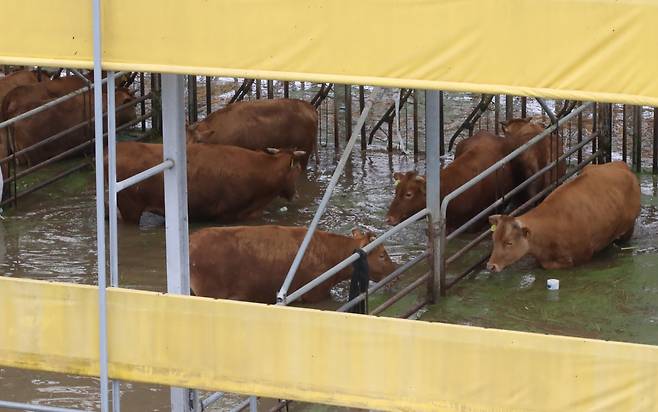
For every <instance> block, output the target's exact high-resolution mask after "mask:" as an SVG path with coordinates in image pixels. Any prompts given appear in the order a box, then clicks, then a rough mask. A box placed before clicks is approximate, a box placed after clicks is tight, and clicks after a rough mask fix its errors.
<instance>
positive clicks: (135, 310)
mask: <svg viewBox="0 0 658 412" xmlns="http://www.w3.org/2000/svg"><path fill="white" fill-rule="evenodd" d="M107 293H108V336H109V342H108V344H109V366H110V368H109V372H110V377H112V378H117V379H120V380H125V381H140V382H151V383H158V384H165V385H174V386H183V387H192V388H200V389H208V390H223V391H228V392H236V393H243V394H255V395H259V396H267V397H274V398H285V399H294V400H302V401H308V402H319V403H325V404H334V405H345V406H352V407H360V408H369V409H378V410H407V411H482V412H484V411H533V412H540V411H570V412H578V411H588V412H589V411H623V412H626V411H643V412H646V411H658V347H655V346H647V345H635V344H628V343H616V342H605V341H597V340H590V339H579V338H569V337H562V336H546V335H540V334H534V333H522V332H511V331H502V330H495V329H484V328H475V327H466V326H458V325H447V324H440V323H428V322H421V321H407V320H398V319H390V318H375V317H370V316H362V315H353V314H345V313H336V312H329V311H319V310H310V309H299V308H290V307H272V306H266V305H259V304H252V303H242V302H232V301H223V300H212V299H205V298H191V297H182V296H170V295H163V294H158V293H152V292H141V291H134V290H126V289H108V292H107ZM0 325H1V327H0V365H2V366H9V367H20V368H31V369H38V370H49V371H57V372H65V373H75V374H86V375H97V374H98V373H99V356H98V347H99V345H98V289H96V288H95V287H92V286H81V285H72V284H62V283H48V282H43V281H34V280H18V279H12V278H6V277H0Z"/></svg>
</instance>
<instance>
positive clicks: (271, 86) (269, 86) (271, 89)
mask: <svg viewBox="0 0 658 412" xmlns="http://www.w3.org/2000/svg"><path fill="white" fill-rule="evenodd" d="M267 98H268V99H274V81H273V80H268V81H267Z"/></svg>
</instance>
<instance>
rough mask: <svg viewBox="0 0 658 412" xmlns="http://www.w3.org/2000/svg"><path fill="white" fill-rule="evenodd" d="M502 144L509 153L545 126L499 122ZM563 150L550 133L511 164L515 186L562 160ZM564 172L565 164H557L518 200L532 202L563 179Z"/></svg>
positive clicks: (513, 120)
mask: <svg viewBox="0 0 658 412" xmlns="http://www.w3.org/2000/svg"><path fill="white" fill-rule="evenodd" d="M501 125H502V129H503V133H504V134H505V140H506V142H507V144H508V146H509V151H510V152H511V151H513V150H514V149H516V148H517V147H520V146H521V145H523V144H525V143H527V142H528V141H529V140H530V139H532V138H533V137H535V136H537V135H538V134H539V133H541V132H543V131H544V126H543V125H540V124H536V123H533V122H532V118H525V119H512V120H508V121H505V122H501ZM563 153H564V146H563V144H562V140H561V139H560V138H559V137H558V136H557V135H555V134H554V133H552V134H551V135H549V136H546V137H544V138H543V139H542V140H540V141H539V142H538V143H536V144H535V145H533V146H532V147H530V148H529V149H527V150H525V151H524V152H522V153H521V154H519V156H517V157H516V158H514V159H513V160H512V167H513V168H514V174H515V176H516V180H517V184H520V183H522V182H523V181H524V180H526V179H528V178H529V177H530V176H532V175H534V174H535V173H537V172H539V171H540V170H541V169H543V168H544V167H546V166H547V165H548V164H550V163H551V162H553V161H555V160H556V159H557V158H559V157H560V156H562V154H563ZM565 172H566V162H565V161H564V160H562V161H561V162H560V163H558V166H557V168H555V167H552V168H551V169H550V170H548V171H546V172H544V174H543V175H542V176H541V177H539V178H537V179H536V180H535V181H533V182H532V183H530V184H529V185H528V186H527V187H526V188H525V189H524V190H523V193H522V195H521V196H520V200H521V201H526V200H528V199H530V198H532V197H533V196H534V195H536V194H537V193H539V192H541V191H542V190H544V189H545V188H547V187H548V186H550V185H551V183H553V182H555V181H556V180H557V179H559V178H561V177H562V176H564V173H565Z"/></svg>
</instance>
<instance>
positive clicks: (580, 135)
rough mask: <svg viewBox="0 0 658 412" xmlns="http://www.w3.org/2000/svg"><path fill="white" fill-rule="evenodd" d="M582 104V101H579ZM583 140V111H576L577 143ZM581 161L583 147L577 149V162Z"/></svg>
mask: <svg viewBox="0 0 658 412" xmlns="http://www.w3.org/2000/svg"><path fill="white" fill-rule="evenodd" d="M580 104H581V105H582V104H583V102H580ZM582 141H583V112H580V113H578V143H580V142H582ZM582 161H583V148H582V147H581V148H580V149H578V164H580V163H582Z"/></svg>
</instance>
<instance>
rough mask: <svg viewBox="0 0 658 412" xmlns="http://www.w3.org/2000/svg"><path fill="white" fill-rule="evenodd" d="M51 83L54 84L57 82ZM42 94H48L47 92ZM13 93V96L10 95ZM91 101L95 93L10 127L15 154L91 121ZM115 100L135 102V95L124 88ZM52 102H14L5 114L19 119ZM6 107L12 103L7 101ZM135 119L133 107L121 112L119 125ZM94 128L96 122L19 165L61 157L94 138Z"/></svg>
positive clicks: (26, 157) (22, 159)
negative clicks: (18, 116) (20, 103)
mask: <svg viewBox="0 0 658 412" xmlns="http://www.w3.org/2000/svg"><path fill="white" fill-rule="evenodd" d="M51 82H54V80H53V81H51ZM51 82H47V83H51ZM16 90H17V89H14V91H16ZM41 92H44V90H42V91H41ZM12 93H13V92H12ZM12 93H10V95H11V94H12ZM10 95H8V96H7V99H9V98H10V97H11V96H10ZM90 98H91V93H89V92H86V93H83V94H80V95H78V96H75V97H73V98H71V99H69V100H66V101H64V102H62V103H59V104H57V105H55V106H53V107H51V108H49V109H46V110H45V111H43V112H40V113H37V114H35V115H33V116H30V117H28V118H27V119H25V120H21V121H19V122H17V123H15V124H14V125H13V126H10V128H11V132H12V133H13V138H14V142H15V145H16V147H15V151H16V152H18V151H19V150H22V149H25V148H27V147H30V146H32V145H34V144H36V143H39V142H41V141H42V140H44V139H47V138H49V137H51V136H53V135H55V134H57V133H59V132H61V131H64V130H67V129H69V128H71V127H73V126H76V125H78V124H80V123H83V122H85V121H87V120H89V119H91V117H92V113H93V101H92V100H90ZM115 98H116V105H117V106H120V105H122V104H125V103H129V102H131V101H133V100H135V98H134V97H133V95H132V92H131V91H130V90H128V89H124V88H118V89H116V93H115ZM49 101H51V99H46V100H38V99H25V102H26V103H25V104H22V105H18V104H15V102H11V103H9V104H5V109H7V110H9V111H8V112H5V114H6V115H9V117H15V116H17V115H19V114H21V113H24V112H27V111H29V110H32V109H34V108H37V107H39V106H41V105H43V104H45V103H47V102H49ZM105 101H106V99H105V97H104V98H103V102H104V103H105ZM5 103H8V102H7V101H6V102H5ZM103 107H104V110H106V109H105V108H106V107H107V105H106V104H104V105H103ZM135 118H136V114H135V107H134V106H130V107H127V108H125V109H123V110H120V111H119V112H117V117H116V124H117V125H122V124H125V123H128V122H130V121H132V120H134V119H135ZM93 128H94V125H93V122H91V123H90V124H89V125H88V126H83V127H80V128H78V129H77V130H75V131H72V132H69V133H67V134H66V136H65V137H62V138H60V139H57V140H55V141H53V142H52V143H48V144H45V145H43V146H40V147H39V148H36V149H34V150H30V151H29V152H27V153H25V154H23V155H19V156H18V160H19V163H21V164H28V165H29V164H36V163H40V162H42V161H44V160H46V159H49V158H51V157H53V156H55V155H57V154H60V153H63V152H65V151H67V150H69V149H72V148H74V147H76V146H79V145H81V144H83V143H84V142H86V141H88V140H89V136H90V135H93ZM92 147H93V145H89V149H91V148H92ZM89 149H88V150H89Z"/></svg>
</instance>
